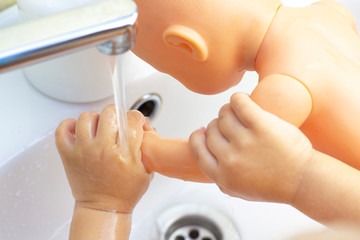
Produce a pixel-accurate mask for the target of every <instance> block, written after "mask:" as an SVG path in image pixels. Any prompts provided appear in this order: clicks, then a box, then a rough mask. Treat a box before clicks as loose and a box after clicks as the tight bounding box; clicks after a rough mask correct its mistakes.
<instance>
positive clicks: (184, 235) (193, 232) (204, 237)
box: [169, 225, 217, 240]
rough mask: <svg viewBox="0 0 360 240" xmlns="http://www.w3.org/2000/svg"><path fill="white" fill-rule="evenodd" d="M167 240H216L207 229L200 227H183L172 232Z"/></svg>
mask: <svg viewBox="0 0 360 240" xmlns="http://www.w3.org/2000/svg"><path fill="white" fill-rule="evenodd" d="M169 240H217V238H216V236H215V235H214V234H213V233H212V232H211V231H209V230H208V229H206V228H204V227H201V226H196V225H193V226H184V227H181V228H179V229H177V230H176V231H174V232H173V233H172V234H171V235H170V237H169Z"/></svg>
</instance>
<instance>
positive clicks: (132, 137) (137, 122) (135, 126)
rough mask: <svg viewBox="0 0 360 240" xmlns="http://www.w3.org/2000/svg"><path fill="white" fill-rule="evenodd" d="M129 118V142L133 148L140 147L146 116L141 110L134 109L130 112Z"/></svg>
mask: <svg viewBox="0 0 360 240" xmlns="http://www.w3.org/2000/svg"><path fill="white" fill-rule="evenodd" d="M127 119H128V137H129V143H130V145H131V146H132V147H133V148H135V149H140V146H141V143H142V138H143V125H144V124H145V117H144V116H143V115H142V114H141V113H140V112H139V111H134V110H133V111H129V112H128V114H127Z"/></svg>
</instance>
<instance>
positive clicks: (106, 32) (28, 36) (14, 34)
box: [0, 0, 137, 73]
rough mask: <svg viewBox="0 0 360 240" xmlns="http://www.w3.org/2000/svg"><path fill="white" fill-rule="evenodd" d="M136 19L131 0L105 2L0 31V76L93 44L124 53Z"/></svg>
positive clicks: (133, 37)
mask: <svg viewBox="0 0 360 240" xmlns="http://www.w3.org/2000/svg"><path fill="white" fill-rule="evenodd" d="M136 19H137V8H136V5H135V3H134V2H133V1H132V0H107V1H104V2H100V3H97V4H94V5H91V6H86V7H81V8H77V9H73V10H70V11H67V12H63V13H59V14H55V15H52V16H48V17H44V18H40V19H36V20H32V21H29V22H25V23H21V24H18V25H15V26H11V27H8V28H4V29H0V36H1V37H0V73H2V72H6V71H10V70H14V69H16V68H20V67H24V66H28V65H31V64H35V63H39V62H42V61H46V60H49V59H52V58H55V57H59V56H62V55H65V54H68V53H72V52H75V51H78V50H82V49H84V48H87V47H91V46H95V45H98V49H99V50H100V51H101V52H103V53H105V54H111V55H114V54H120V53H123V52H126V51H128V50H130V49H131V48H132V46H133V44H134V41H135V23H136Z"/></svg>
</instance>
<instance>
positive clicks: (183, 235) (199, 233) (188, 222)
mask: <svg viewBox="0 0 360 240" xmlns="http://www.w3.org/2000/svg"><path fill="white" fill-rule="evenodd" d="M165 239H166V240H222V239H223V236H222V233H221V230H220V229H219V227H218V226H217V224H216V223H215V222H214V221H212V220H211V219H208V218H206V217H203V216H198V215H190V216H184V217H182V218H180V219H178V220H176V221H175V222H174V223H173V224H172V225H171V226H170V227H169V228H168V230H167V232H166V233H165Z"/></svg>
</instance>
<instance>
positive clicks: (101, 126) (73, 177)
mask: <svg viewBox="0 0 360 240" xmlns="http://www.w3.org/2000/svg"><path fill="white" fill-rule="evenodd" d="M127 117H128V135H129V153H128V154H123V153H121V151H120V146H119V145H117V134H118V130H117V120H116V113H115V108H114V106H113V105H109V106H107V107H106V108H105V109H104V110H103V111H102V113H101V114H100V115H99V114H98V113H95V112H86V113H82V114H81V115H80V117H79V119H78V121H76V120H74V119H68V120H64V121H63V122H62V123H61V124H60V125H59V127H58V128H57V129H56V145H57V148H58V151H59V153H60V156H61V158H62V161H63V164H64V168H65V171H66V175H67V178H68V180H69V183H70V186H71V189H72V193H73V196H74V198H75V201H76V204H77V206H83V207H87V208H92V209H97V210H116V211H117V212H121V213H131V212H132V210H133V208H134V207H135V205H136V203H137V202H138V201H139V200H140V198H141V197H142V195H143V194H144V193H145V191H146V190H147V188H148V186H149V184H150V181H151V177H152V176H151V175H150V174H148V173H147V172H146V171H145V168H144V166H143V164H142V161H141V152H140V147H141V143H142V139H143V132H144V129H143V127H144V128H147V129H148V130H151V129H149V127H147V124H146V123H145V118H144V117H143V115H142V114H141V113H140V112H137V111H130V112H129V113H128V116H127ZM145 130H146V129H145Z"/></svg>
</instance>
